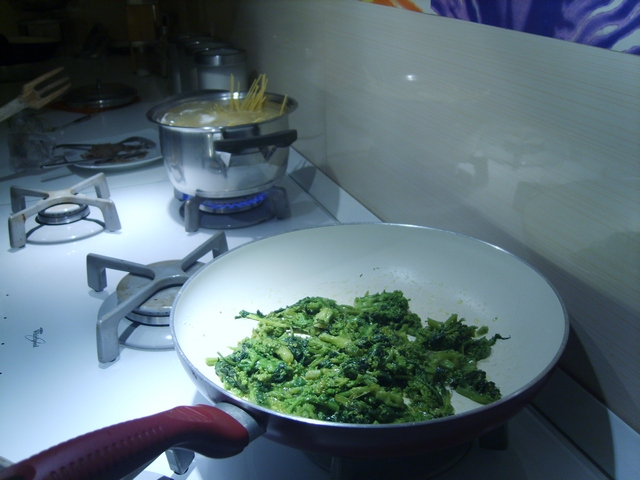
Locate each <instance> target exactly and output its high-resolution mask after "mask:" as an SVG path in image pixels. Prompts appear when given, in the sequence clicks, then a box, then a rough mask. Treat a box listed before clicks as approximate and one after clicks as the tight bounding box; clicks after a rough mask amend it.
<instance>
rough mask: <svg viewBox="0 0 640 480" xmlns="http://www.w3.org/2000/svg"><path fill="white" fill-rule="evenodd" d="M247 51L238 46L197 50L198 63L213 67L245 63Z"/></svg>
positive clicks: (196, 60)
mask: <svg viewBox="0 0 640 480" xmlns="http://www.w3.org/2000/svg"><path fill="white" fill-rule="evenodd" d="M246 59H247V53H246V52H245V51H244V50H239V49H237V48H216V49H213V50H202V51H199V52H196V54H195V62H196V65H207V66H211V67H226V66H228V65H237V64H239V63H244V62H245V61H246Z"/></svg>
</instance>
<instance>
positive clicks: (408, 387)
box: [207, 291, 503, 424]
mask: <svg viewBox="0 0 640 480" xmlns="http://www.w3.org/2000/svg"><path fill="white" fill-rule="evenodd" d="M237 318H249V319H253V320H256V321H257V322H258V324H257V326H256V328H255V329H254V330H253V333H252V336H251V337H250V338H245V339H244V340H242V341H241V342H240V343H239V344H238V346H237V347H235V349H234V351H233V353H231V354H230V355H228V356H222V355H219V356H218V358H211V359H207V361H208V363H209V365H215V370H216V373H217V374H218V376H219V377H220V378H221V379H222V381H223V383H224V386H225V388H227V389H228V390H229V391H231V392H233V393H234V394H236V395H238V396H241V397H243V398H246V399H248V400H250V401H251V402H254V403H256V404H258V405H262V406H264V407H268V408H271V409H274V410H277V411H280V412H284V413H288V414H291V415H297V416H301V417H306V418H312V419H318V420H326V421H333V422H344V423H359V424H371V423H402V422H414V421H422V420H430V419H433V418H438V417H445V416H448V415H452V414H453V413H454V410H453V407H452V405H451V391H452V390H455V391H456V392H458V393H459V394H461V395H464V396H466V397H468V398H470V399H471V400H474V401H475V402H478V403H481V404H487V403H491V402H493V401H495V400H498V399H499V398H500V390H499V389H498V387H497V386H496V385H495V384H494V383H493V382H491V381H489V380H487V378H486V374H485V372H484V371H482V370H479V369H478V368H477V362H478V361H479V360H482V359H484V358H487V357H488V356H489V355H490V354H491V347H492V346H493V345H494V344H495V343H496V341H497V340H498V339H501V338H503V337H501V336H500V335H494V336H493V337H491V338H487V337H486V333H487V332H488V329H487V328H486V327H480V328H479V327H475V326H468V325H466V324H464V323H463V322H464V319H459V318H458V316H457V315H451V317H449V318H448V319H447V320H446V321H444V322H438V321H436V320H433V319H427V321H426V324H424V325H423V323H422V321H421V319H420V318H419V317H418V315H416V314H414V313H412V312H411V311H410V310H409V300H408V299H407V298H406V297H405V296H404V294H403V293H402V292H401V291H393V292H386V291H383V292H382V293H375V294H366V295H364V296H363V297H358V298H356V299H355V300H354V303H353V305H340V304H338V303H337V302H335V301H334V300H331V299H328V298H323V297H307V298H304V299H302V300H300V301H299V302H297V303H295V304H294V305H291V306H288V307H285V308H281V309H279V310H275V311H273V312H271V313H269V314H267V315H265V314H263V313H261V312H260V311H257V312H255V313H251V312H247V311H244V310H243V311H241V312H240V314H239V316H238V317H237Z"/></svg>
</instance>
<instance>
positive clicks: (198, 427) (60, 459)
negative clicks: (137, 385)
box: [0, 405, 250, 480]
mask: <svg viewBox="0 0 640 480" xmlns="http://www.w3.org/2000/svg"><path fill="white" fill-rule="evenodd" d="M249 441H250V438H249V432H248V431H247V429H246V428H245V427H244V426H243V425H242V424H241V423H240V422H238V420H236V419H235V418H233V417H232V416H231V415H229V414H228V413H226V412H224V411H222V410H220V409H218V408H215V407H211V406H208V405H196V406H190V407H176V408H173V409H171V410H167V411H165V412H161V413H157V414H155V415H150V416H148V417H143V418H139V419H136V420H130V421H128V422H124V423H119V424H117V425H113V426H111V427H106V428H102V429H100V430H96V431H94V432H91V433H87V434H85V435H81V436H79V437H76V438H74V439H72V440H69V441H67V442H64V443H61V444H59V445H57V446H55V447H52V448H50V449H48V450H45V451H44V452H41V453H38V454H36V455H34V456H33V457H31V458H28V459H26V460H23V461H22V462H19V463H16V464H14V465H12V466H10V467H9V468H7V469H5V470H2V471H0V479H2V480H5V479H28V480H32V479H33V480H36V479H54V478H58V479H59V478H64V479H67V480H72V479H78V480H80V479H87V478H92V479H98V478H99V479H114V480H115V479H119V478H122V477H124V476H125V475H127V474H129V473H131V472H133V471H135V470H136V469H137V468H139V467H140V466H143V465H145V464H146V463H149V462H151V461H153V460H154V459H155V458H156V457H158V456H159V455H161V454H162V453H163V452H164V451H166V450H168V449H170V448H172V447H181V448H186V449H189V450H193V451H195V452H198V453H200V454H202V455H205V456H207V457H211V458H226V457H231V456H233V455H236V454H238V453H240V452H242V450H243V449H244V448H245V447H246V446H247V445H248V444H249Z"/></svg>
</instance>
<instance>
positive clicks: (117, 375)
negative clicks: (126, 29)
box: [0, 104, 606, 480]
mask: <svg viewBox="0 0 640 480" xmlns="http://www.w3.org/2000/svg"><path fill="white" fill-rule="evenodd" d="M147 107H148V105H145V104H142V105H133V106H131V109H130V110H127V109H121V110H120V111H113V112H107V113H105V114H101V115H103V116H102V118H101V116H98V117H97V118H95V119H92V120H90V121H89V122H87V125H86V126H85V127H86V128H82V129H80V128H79V127H78V129H77V130H76V132H75V137H74V135H73V134H70V135H68V136H66V137H65V138H66V139H67V140H74V141H75V140H85V141H86V140H94V141H98V140H99V138H98V136H100V135H101V136H102V137H106V136H112V135H114V133H117V132H118V131H119V130H118V128H123V126H126V128H127V130H125V131H126V132H127V134H128V133H130V132H132V131H136V132H139V131H145V130H146V129H148V125H147V124H145V121H139V120H138V121H137V122H134V121H133V120H132V117H135V118H138V119H140V118H142V119H143V118H144V117H143V116H141V114H142V113H143V112H144V111H146V108H147ZM127 108H129V107H127ZM60 115H61V116H62V117H65V120H66V119H68V118H69V115H70V114H66V113H65V114H60ZM95 120H99V123H98V124H94V125H91V122H94V121H95ZM96 132H100V134H99V135H98V134H97V133H96ZM146 133H147V134H149V135H153V134H154V131H153V130H152V131H151V132H146ZM6 155H7V152H6V129H0V159H1V163H0V216H1V217H3V218H8V217H9V216H10V215H11V206H10V201H9V187H10V186H11V185H21V186H28V187H32V188H38V189H42V190H56V189H60V188H66V187H69V186H71V185H74V184H76V183H78V182H79V181H81V180H82V179H84V178H87V177H89V176H91V175H93V174H95V173H96V172H93V171H86V170H75V169H74V170H70V169H68V168H66V167H63V168H60V169H55V170H49V171H43V172H38V173H37V174H33V175H14V174H12V173H11V172H10V171H9V170H8V168H7V161H6V159H7V157H6ZM107 182H108V185H109V188H110V192H111V199H112V200H113V201H114V202H115V205H116V208H117V210H118V214H119V217H120V221H121V224H122V229H121V230H119V231H116V232H102V233H99V234H97V235H94V236H91V237H88V238H84V239H81V240H77V241H69V242H62V243H47V242H44V243H33V242H28V243H27V245H26V246H25V247H23V248H19V249H15V248H11V247H10V245H9V238H8V234H6V233H5V234H3V235H0V265H2V275H0V406H1V408H0V432H3V434H1V435H0V456H3V457H6V458H7V459H9V460H12V461H18V460H21V459H24V458H26V457H28V456H31V455H33V454H35V453H38V452H39V451H41V450H43V449H46V448H48V447H50V446H53V445H55V444H57V443H60V442H62V441H64V440H67V439H70V438H72V437H75V436H77V435H80V434H82V433H86V432H88V431H91V430H94V429H97V428H100V427H104V426H107V425H111V424H114V423H118V422H121V421H126V420H129V419H132V418H136V417H140V416H146V415H150V414H153V413H157V412H160V411H163V410H166V409H170V408H172V407H175V406H177V405H187V404H194V403H202V402H206V399H204V398H203V397H202V396H201V395H200V394H199V393H198V392H197V390H196V388H195V386H194V385H193V384H192V382H191V381H190V379H189V378H188V376H187V375H186V374H185V372H184V371H183V369H182V367H181V366H180V364H179V361H178V358H177V356H176V354H175V353H174V352H173V351H155V352H145V351H139V350H133V349H128V348H126V349H123V350H122V351H121V356H120V359H119V360H118V361H117V362H115V363H114V364H112V365H110V366H109V367H106V368H101V367H100V366H99V364H98V360H97V356H96V343H95V325H96V319H97V312H98V309H99V308H100V306H101V304H102V302H103V301H104V300H105V299H106V298H107V297H108V296H109V295H110V294H111V293H113V291H114V289H115V287H116V285H117V283H118V281H119V280H120V278H122V277H123V276H124V273H122V272H117V271H113V270H108V273H107V281H108V285H107V288H106V289H105V290H104V291H103V292H99V293H97V292H94V291H93V290H92V289H91V288H89V286H88V285H87V279H86V256H87V254H88V253H96V254H100V255H105V256H110V257H116V258H121V259H125V260H132V261H135V262H137V263H142V264H149V263H152V262H157V261H162V260H173V259H180V258H182V257H184V256H185V255H186V254H188V253H189V252H191V251H192V250H193V249H194V248H196V247H197V246H199V245H200V244H202V243H203V242H204V240H205V239H208V238H209V237H210V236H211V235H212V233H213V231H212V230H203V229H200V230H199V231H197V232H195V233H187V232H185V229H184V225H183V224H182V221H181V218H180V215H179V214H178V213H177V212H178V208H179V202H178V201H177V200H176V199H175V198H174V196H173V188H172V186H171V184H170V182H169V180H168V177H167V176H166V173H165V170H164V166H163V165H162V163H161V161H160V162H157V163H154V164H150V165H145V166H144V168H141V169H139V170H127V171H114V172H107ZM280 186H282V187H284V188H285V189H286V191H287V193H288V196H289V201H290V204H291V210H292V215H291V218H287V219H282V220H279V219H272V220H269V221H267V222H265V223H262V224H260V225H256V226H252V227H247V228H243V229H237V230H229V231H227V240H228V243H229V248H234V247H236V246H238V245H241V244H243V243H245V242H248V241H251V240H253V239H257V238H261V237H264V236H268V235H273V234H276V233H281V232H285V231H289V230H293V229H298V228H305V227H311V226H317V225H328V224H335V223H340V222H343V223H346V222H375V221H378V219H377V218H376V217H375V216H374V215H372V214H371V213H370V212H369V211H368V210H366V208H364V207H363V206H361V205H360V204H358V203H357V202H356V201H355V200H354V199H353V198H352V197H350V196H349V195H348V194H347V193H346V192H344V191H343V190H341V189H340V188H339V187H337V186H336V185H335V184H334V183H332V182H331V181H330V180H329V179H328V178H327V177H325V176H324V175H323V174H321V173H320V172H319V171H318V170H316V169H314V168H313V167H312V166H311V165H310V164H309V163H308V162H306V161H305V159H304V158H302V157H301V156H300V155H298V154H297V153H296V152H295V151H294V152H292V154H291V158H290V160H289V174H288V175H287V176H285V177H284V179H283V180H282V182H281V184H280ZM92 216H93V217H94V218H98V219H100V218H101V217H100V212H99V211H98V210H96V209H94V208H92ZM210 258H211V257H210V256H208V257H205V259H204V260H205V261H208V260H210ZM509 431H510V444H509V448H508V449H507V450H506V451H491V450H483V449H481V448H479V447H478V446H477V445H474V446H473V447H472V448H471V450H470V451H469V453H468V454H467V456H466V457H465V458H464V459H463V461H462V462H460V463H458V464H457V465H456V466H455V467H453V468H452V469H451V470H450V471H448V472H446V473H444V474H442V475H440V476H439V477H438V478H442V479H450V478H451V479H453V478H456V479H459V478H476V479H483V478H492V479H495V478H500V479H522V478H527V479H548V478H563V479H581V480H582V479H602V478H606V477H605V476H604V475H602V474H601V473H600V472H599V471H598V470H597V469H596V468H595V467H593V466H592V465H591V463H589V462H588V461H587V460H586V459H585V458H584V457H583V456H582V455H580V453H579V452H578V451H577V449H575V448H574V447H573V446H572V445H571V444H570V443H569V442H567V441H566V440H565V439H564V437H562V435H560V434H559V433H557V432H556V431H555V430H554V429H553V428H551V427H550V425H549V424H548V423H547V422H546V421H545V420H544V419H543V418H542V417H541V416H540V415H539V414H538V413H537V412H536V411H535V410H534V409H532V408H527V409H525V410H524V411H523V412H522V413H521V414H519V415H518V416H516V417H515V418H514V419H513V420H512V421H511V422H510V424H509ZM8 432H13V433H12V434H8ZM301 472H303V473H301ZM162 476H168V477H172V478H187V477H188V478H189V479H196V480H197V479H200V478H222V479H228V480H234V479H243V480H247V479H261V480H268V479H274V480H275V479H279V480H287V479H298V478H306V479H310V480H314V479H318V480H320V479H323V480H325V479H328V478H330V476H329V473H328V472H326V471H324V470H322V469H321V468H320V467H318V466H316V465H315V464H313V463H312V462H311V461H310V460H309V459H308V458H307V457H306V455H305V454H304V453H302V452H300V451H297V450H294V449H291V448H288V447H283V446H280V445H277V444H275V443H273V442H271V441H269V440H265V439H258V440H256V441H255V442H253V443H252V444H250V445H249V447H248V448H247V449H246V450H245V452H243V453H242V454H240V455H238V456H236V457H233V458H229V459H225V460H208V459H204V458H203V457H200V456H197V457H196V461H195V462H194V464H192V466H191V468H190V470H189V471H188V472H187V473H186V474H185V475H182V476H179V475H176V474H173V473H172V472H171V471H170V469H169V467H168V464H167V462H166V459H165V457H164V456H161V457H159V458H158V460H157V461H155V462H154V463H153V464H151V465H150V466H149V467H148V468H147V469H146V470H145V471H144V472H143V473H141V474H140V475H139V478H142V479H158V478H161V477H162Z"/></svg>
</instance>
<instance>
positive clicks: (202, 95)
mask: <svg viewBox="0 0 640 480" xmlns="http://www.w3.org/2000/svg"><path fill="white" fill-rule="evenodd" d="M246 94H247V92H239V93H238V98H244V97H245V96H246ZM265 96H266V97H267V99H268V100H269V101H270V102H273V103H282V102H283V101H284V100H285V98H286V101H287V103H286V111H285V112H284V113H283V114H282V115H278V116H277V117H273V118H270V119H268V120H265V121H263V122H254V123H247V124H244V125H260V124H264V123H269V122H273V121H274V120H277V119H279V118H282V117H284V116H286V115H288V114H290V113H292V112H293V111H294V110H296V109H297V108H298V102H297V101H296V100H295V99H293V98H291V97H289V96H285V95H281V94H279V93H271V92H265ZM230 98H231V93H230V92H229V91H227V90H196V91H193V92H184V93H178V94H176V95H173V96H171V97H168V98H167V99H166V100H165V101H164V102H162V103H160V104H158V105H156V106H154V107H152V108H151V109H150V110H149V111H147V119H148V120H149V121H150V122H153V123H155V124H157V125H159V126H161V127H165V128H175V129H185V130H187V131H218V130H220V129H221V128H227V127H226V126H215V127H207V126H204V127H187V126H176V125H168V124H166V123H163V122H162V121H161V118H162V117H163V116H164V114H165V113H166V112H167V110H169V109H171V108H174V107H176V106H178V105H181V104H185V103H188V102H193V101H202V100H214V101H220V100H223V101H224V100H229V99H230ZM239 126H242V125H233V127H239Z"/></svg>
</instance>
